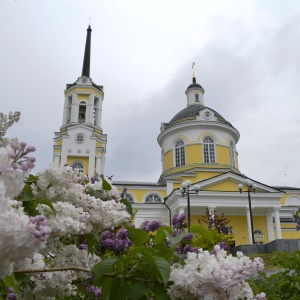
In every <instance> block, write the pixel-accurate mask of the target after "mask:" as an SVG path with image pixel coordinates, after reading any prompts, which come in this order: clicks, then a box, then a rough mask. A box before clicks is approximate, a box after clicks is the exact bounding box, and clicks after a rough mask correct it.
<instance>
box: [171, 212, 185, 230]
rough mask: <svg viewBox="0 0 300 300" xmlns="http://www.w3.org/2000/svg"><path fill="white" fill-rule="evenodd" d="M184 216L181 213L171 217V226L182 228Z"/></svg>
mask: <svg viewBox="0 0 300 300" xmlns="http://www.w3.org/2000/svg"><path fill="white" fill-rule="evenodd" d="M185 218H186V215H185V213H183V214H181V215H179V216H178V215H174V216H173V218H172V227H173V229H175V228H176V229H182V228H184V227H186V226H185V223H184V220H185Z"/></svg>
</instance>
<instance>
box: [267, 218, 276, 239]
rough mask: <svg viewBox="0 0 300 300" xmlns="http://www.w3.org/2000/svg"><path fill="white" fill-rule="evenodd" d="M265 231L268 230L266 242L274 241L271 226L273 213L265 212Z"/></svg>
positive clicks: (272, 227)
mask: <svg viewBox="0 0 300 300" xmlns="http://www.w3.org/2000/svg"><path fill="white" fill-rule="evenodd" d="M266 221H267V230H268V242H272V241H274V240H275V234H274V226H273V212H267V214H266Z"/></svg>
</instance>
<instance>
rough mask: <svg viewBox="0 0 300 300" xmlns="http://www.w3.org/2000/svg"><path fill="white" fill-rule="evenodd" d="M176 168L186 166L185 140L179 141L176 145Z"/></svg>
mask: <svg viewBox="0 0 300 300" xmlns="http://www.w3.org/2000/svg"><path fill="white" fill-rule="evenodd" d="M174 151H175V167H181V166H184V165H185V144H184V141H183V140H181V139H180V140H177V141H176V143H175V150H174Z"/></svg>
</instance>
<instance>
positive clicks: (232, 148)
mask: <svg viewBox="0 0 300 300" xmlns="http://www.w3.org/2000/svg"><path fill="white" fill-rule="evenodd" d="M229 150H230V164H231V166H232V167H234V168H236V162H235V148H234V143H233V141H230V143H229Z"/></svg>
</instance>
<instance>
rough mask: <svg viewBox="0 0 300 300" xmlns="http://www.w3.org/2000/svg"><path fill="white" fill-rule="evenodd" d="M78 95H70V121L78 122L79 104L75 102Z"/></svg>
mask: <svg viewBox="0 0 300 300" xmlns="http://www.w3.org/2000/svg"><path fill="white" fill-rule="evenodd" d="M77 99H78V96H77V94H76V93H74V94H73V95H72V106H71V120H70V123H78V114H79V105H78V103H77Z"/></svg>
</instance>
